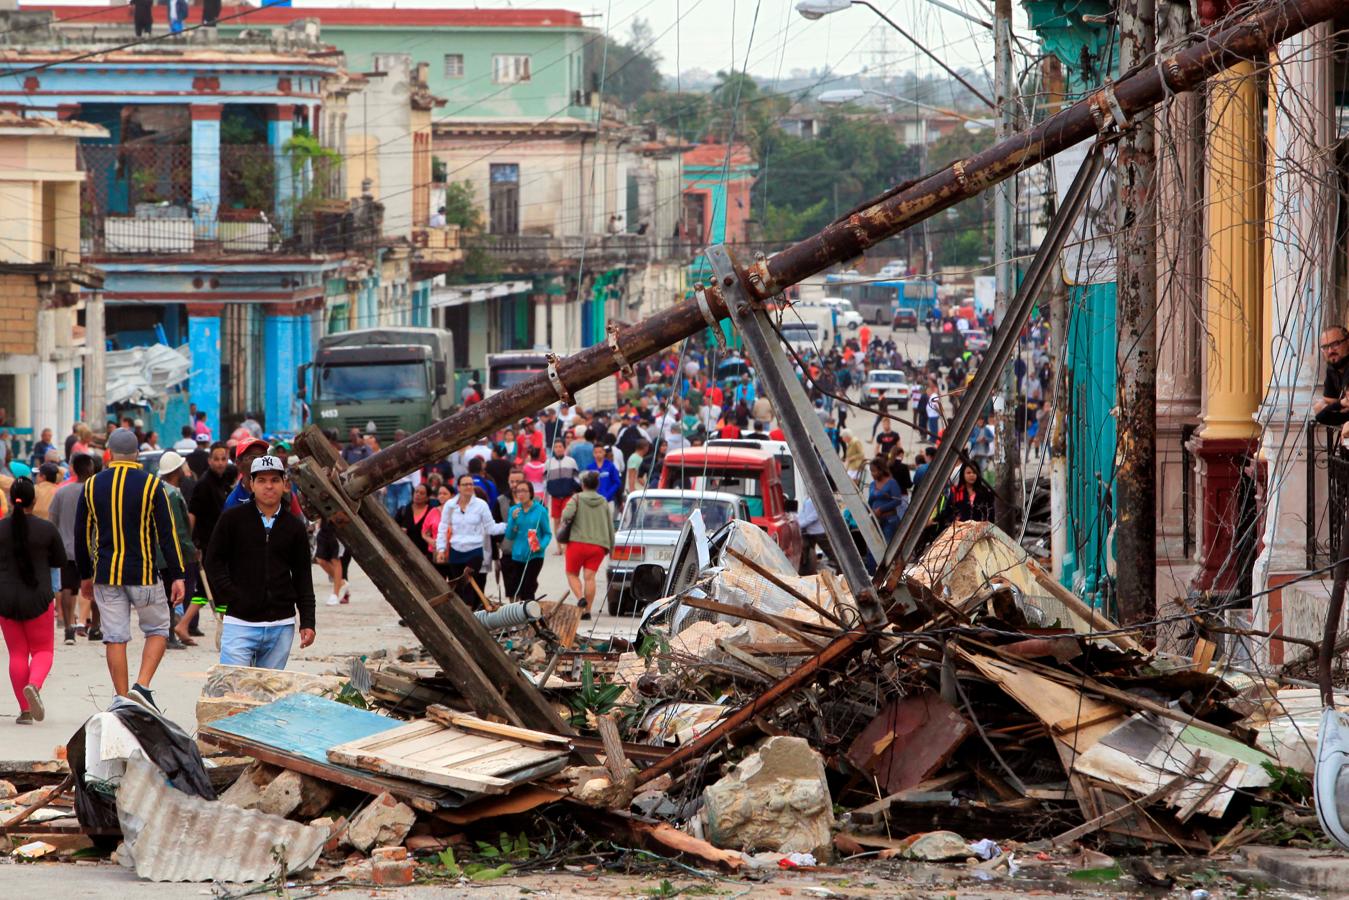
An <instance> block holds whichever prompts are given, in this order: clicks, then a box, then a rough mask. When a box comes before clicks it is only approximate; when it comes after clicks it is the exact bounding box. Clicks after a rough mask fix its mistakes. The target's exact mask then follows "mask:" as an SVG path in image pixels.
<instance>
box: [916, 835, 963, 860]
mask: <svg viewBox="0 0 1349 900" xmlns="http://www.w3.org/2000/svg"><path fill="white" fill-rule="evenodd" d="M908 856H909V857H910V858H912V859H917V860H922V861H923V862H948V861H950V860H957V859H962V860H963V859H969V858H970V857H972V856H974V851H972V850H971V849H970V844H969V841H967V840H965V839H964V838H963V837H961V836H960V835H958V834H956V833H955V832H954V831H929V832H928V833H927V834H925V835H922V836H920V837H919V838H918V840H916V841H914V842H913V843H912V844H911V845H909V850H908Z"/></svg>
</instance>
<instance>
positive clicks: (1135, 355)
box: [1115, 0, 1157, 625]
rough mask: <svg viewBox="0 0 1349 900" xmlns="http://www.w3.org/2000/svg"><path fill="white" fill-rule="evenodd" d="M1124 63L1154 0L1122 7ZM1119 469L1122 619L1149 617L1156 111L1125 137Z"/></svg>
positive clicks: (1151, 26)
mask: <svg viewBox="0 0 1349 900" xmlns="http://www.w3.org/2000/svg"><path fill="white" fill-rule="evenodd" d="M1119 12H1120V16H1119V25H1120V67H1121V68H1122V69H1125V70H1126V71H1127V70H1128V69H1131V68H1134V67H1136V66H1141V65H1145V64H1147V63H1148V62H1150V61H1151V60H1152V58H1153V55H1154V53H1155V50H1156V45H1157V24H1156V9H1155V7H1154V4H1153V0H1126V2H1124V3H1122V4H1120V7H1119ZM1118 178H1119V181H1118V190H1119V211H1120V223H1119V225H1120V229H1119V244H1118V247H1119V250H1118V253H1117V254H1116V260H1117V268H1118V272H1119V275H1118V277H1119V293H1118V299H1117V301H1116V303H1117V308H1116V321H1117V322H1118V329H1119V332H1118V335H1117V337H1118V341H1119V344H1118V350H1117V351H1116V353H1117V356H1116V359H1117V369H1118V371H1119V441H1120V453H1119V468H1118V470H1117V473H1116V476H1115V498H1116V500H1117V504H1116V508H1115V522H1116V532H1115V539H1116V541H1117V543H1118V546H1117V550H1118V553H1119V565H1118V566H1117V567H1116V568H1117V571H1118V573H1119V574H1118V581H1117V585H1116V587H1117V590H1116V596H1117V597H1118V603H1119V617H1118V618H1119V622H1120V624H1121V625H1133V624H1135V623H1138V622H1146V621H1150V620H1151V619H1153V618H1154V617H1155V612H1156V609H1157V204H1156V196H1157V151H1156V128H1155V127H1154V124H1153V117H1152V116H1151V115H1143V116H1139V117H1138V119H1137V120H1136V121H1135V122H1134V123H1133V124H1132V126H1131V127H1130V128H1129V130H1128V131H1127V132H1126V133H1125V134H1124V137H1123V139H1122V140H1121V141H1120V148H1119V167H1118Z"/></svg>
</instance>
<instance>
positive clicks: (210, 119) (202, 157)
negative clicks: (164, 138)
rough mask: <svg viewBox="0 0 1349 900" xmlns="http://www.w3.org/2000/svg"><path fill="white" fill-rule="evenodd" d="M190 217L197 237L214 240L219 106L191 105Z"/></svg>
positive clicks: (218, 183) (217, 179)
mask: <svg viewBox="0 0 1349 900" xmlns="http://www.w3.org/2000/svg"><path fill="white" fill-rule="evenodd" d="M191 112H192V217H193V220H194V222H195V226H196V233H197V237H199V238H202V239H203V240H215V238H216V234H217V232H216V214H217V213H218V212H219V211H220V112H221V107H220V106H219V105H214V106H207V105H203V104H196V103H194V104H192V106H191Z"/></svg>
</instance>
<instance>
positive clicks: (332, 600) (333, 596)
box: [328, 594, 338, 606]
mask: <svg viewBox="0 0 1349 900" xmlns="http://www.w3.org/2000/svg"><path fill="white" fill-rule="evenodd" d="M337 603H338V600H337V595H336V594H329V595H328V605H329V606H336V605H337Z"/></svg>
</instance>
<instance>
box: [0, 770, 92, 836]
mask: <svg viewBox="0 0 1349 900" xmlns="http://www.w3.org/2000/svg"><path fill="white" fill-rule="evenodd" d="M74 784H75V776H74V775H67V776H66V777H65V778H64V779H63V780H62V781H61V783H60V784H58V785H57V786H56V787H54V788H51V789H49V790H47V791H45V792H44V793H43V794H42V796H41V797H38V798H37V800H35V801H34V802H32V803H30V804H29V805H28V806H26V807H24V808H23V809H21V810H19V812H18V813H17V814H15V815H14V816H12V817H10V818H8V819H6V820H5V821H4V823H3V824H4V827H5V828H7V829H8V828H13V827H14V826H16V825H18V824H19V823H21V822H23V821H24V820H26V819H27V818H29V817H30V816H32V815H33V813H35V812H37V811H38V810H39V809H42V807H44V806H46V805H47V804H48V803H51V802H52V801H53V800H55V799H56V798H57V797H59V796H61V795H62V794H64V793H65V792H66V791H67V790H69V789H70V787H71V786H72V785H74ZM63 808H64V807H63Z"/></svg>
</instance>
